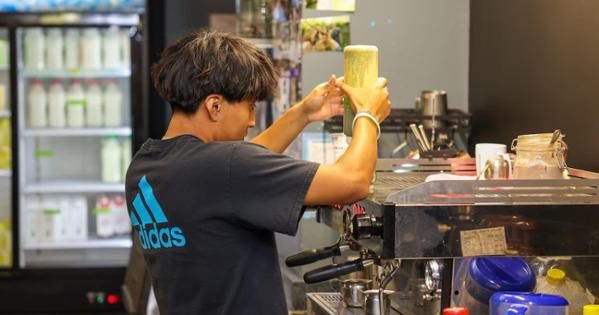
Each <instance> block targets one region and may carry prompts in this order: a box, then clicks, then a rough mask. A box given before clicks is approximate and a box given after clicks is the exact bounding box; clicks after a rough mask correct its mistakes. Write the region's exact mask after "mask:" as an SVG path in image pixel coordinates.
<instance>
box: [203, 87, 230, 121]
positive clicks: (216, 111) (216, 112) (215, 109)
mask: <svg viewBox="0 0 599 315" xmlns="http://www.w3.org/2000/svg"><path fill="white" fill-rule="evenodd" d="M224 106H225V102H224V98H223V97H222V96H221V95H218V94H210V95H208V97H206V99H205V100H204V107H206V111H207V112H208V116H209V117H210V120H212V121H214V122H217V121H220V120H221V119H222V118H223V117H224V111H223V109H224Z"/></svg>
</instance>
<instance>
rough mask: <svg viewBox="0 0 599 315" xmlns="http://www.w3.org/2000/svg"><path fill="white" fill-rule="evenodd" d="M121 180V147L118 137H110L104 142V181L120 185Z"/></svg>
mask: <svg viewBox="0 0 599 315" xmlns="http://www.w3.org/2000/svg"><path fill="white" fill-rule="evenodd" d="M121 179H122V165H121V146H120V144H119V141H118V140H117V138H116V137H114V136H113V137H108V138H106V139H105V140H104V141H103V142H102V180H103V181H105V182H111V183H119V182H121Z"/></svg>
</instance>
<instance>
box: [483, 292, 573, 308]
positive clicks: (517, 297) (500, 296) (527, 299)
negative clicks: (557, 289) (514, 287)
mask: <svg viewBox="0 0 599 315" xmlns="http://www.w3.org/2000/svg"><path fill="white" fill-rule="evenodd" d="M491 303H493V304H500V303H508V304H520V305H535V306H556V307H559V306H568V305H569V304H568V301H567V300H566V299H565V298H564V297H562V296H559V295H553V294H539V293H530V292H497V293H495V294H493V296H492V297H491Z"/></svg>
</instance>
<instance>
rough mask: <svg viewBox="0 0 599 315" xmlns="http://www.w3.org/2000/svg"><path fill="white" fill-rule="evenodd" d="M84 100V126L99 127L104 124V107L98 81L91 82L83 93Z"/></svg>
mask: <svg viewBox="0 0 599 315" xmlns="http://www.w3.org/2000/svg"><path fill="white" fill-rule="evenodd" d="M85 100H86V102H87V106H86V110H85V124H86V126H88V127H100V126H102V124H103V123H104V111H103V109H102V106H103V105H104V104H103V103H104V101H103V95H102V89H100V84H98V81H96V80H92V81H90V82H89V85H88V86H87V90H86V91H85Z"/></svg>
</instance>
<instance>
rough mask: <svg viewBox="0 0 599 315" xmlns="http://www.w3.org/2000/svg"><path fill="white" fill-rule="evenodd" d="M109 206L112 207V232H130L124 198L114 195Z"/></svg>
mask: <svg viewBox="0 0 599 315" xmlns="http://www.w3.org/2000/svg"><path fill="white" fill-rule="evenodd" d="M110 206H111V209H112V218H113V224H114V232H115V233H116V234H119V235H123V234H128V233H131V221H129V213H128V212H127V205H126V203H125V198H124V197H123V196H120V195H117V196H114V198H112V200H111V203H110Z"/></svg>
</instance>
